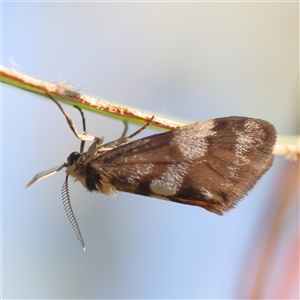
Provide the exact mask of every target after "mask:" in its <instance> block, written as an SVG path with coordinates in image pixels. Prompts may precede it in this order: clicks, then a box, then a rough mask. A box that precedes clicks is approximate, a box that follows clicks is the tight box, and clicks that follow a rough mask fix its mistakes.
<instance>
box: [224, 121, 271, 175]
mask: <svg viewBox="0 0 300 300" xmlns="http://www.w3.org/2000/svg"><path fill="white" fill-rule="evenodd" d="M233 131H234V133H235V134H236V135H237V142H236V146H235V154H236V159H235V160H234V162H233V165H231V166H229V167H228V168H229V169H230V172H229V173H230V176H231V177H232V178H237V179H238V178H239V176H238V172H239V171H240V167H242V166H245V165H249V164H251V160H250V159H249V158H248V157H247V156H246V154H247V153H248V152H249V151H255V149H256V148H257V147H259V146H260V145H261V144H262V143H263V142H264V139H265V136H266V133H265V132H264V129H263V127H262V126H261V125H260V124H258V123H257V122H255V121H254V120H251V119H250V120H247V121H246V122H245V126H244V130H241V131H238V130H233Z"/></svg>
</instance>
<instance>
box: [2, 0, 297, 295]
mask: <svg viewBox="0 0 300 300" xmlns="http://www.w3.org/2000/svg"><path fill="white" fill-rule="evenodd" d="M1 5H2V64H3V65H4V66H6V67H13V68H15V69H17V70H19V71H21V72H23V73H26V74H28V75H31V76H34V77H36V78H40V79H43V80H46V81H49V82H58V81H62V80H65V81H66V82H67V84H68V85H71V87H73V89H76V90H80V91H81V92H83V93H86V94H88V95H93V96H96V97H99V98H103V99H107V100H109V101H111V102H114V103H118V104H122V105H126V106H130V107H137V108H140V109H143V110H147V111H152V112H154V113H155V114H157V115H160V114H163V115H165V116H169V117H170V118H173V119H178V120H179V119H183V120H186V122H193V121H198V120H205V119H211V118H216V117H222V116H233V115H241V116H249V117H255V118H261V119H265V120H268V121H270V122H271V123H272V124H274V126H275V127H276V128H277V130H278V132H279V133H280V134H299V95H298V93H299V4H298V3H266V2H265V3H75V2H74V3H56V2H52V3H46V2H44V3H22V2H19V3H13V2H6V3H2V4H1ZM64 108H65V110H66V111H67V112H68V113H69V114H70V115H71V116H72V118H73V120H74V122H75V123H76V124H77V128H78V129H80V128H81V120H80V115H79V113H78V111H77V110H75V109H74V108H72V107H71V106H64ZM86 120H87V127H88V132H89V133H91V134H93V135H96V136H104V138H105V140H106V141H110V140H113V139H116V138H118V137H119V136H120V134H121V132H122V130H123V124H122V122H120V121H116V120H113V119H109V118H107V117H104V116H99V115H96V114H93V113H90V112H86ZM137 128H138V127H137V126H134V125H130V126H129V132H133V131H135V130H137ZM153 133H157V131H154V130H152V129H149V130H146V132H143V134H142V135H141V136H144V135H149V134H153ZM141 136H140V137H141ZM78 149H79V141H78V140H77V139H76V138H75V137H74V135H73V133H72V132H71V130H70V129H69V127H68V126H67V124H66V121H65V119H64V117H63V115H62V114H61V112H60V111H59V110H58V109H57V107H56V106H55V105H54V104H53V103H52V102H51V101H49V100H47V99H46V98H44V97H39V96H37V95H34V94H32V93H28V92H25V91H22V90H18V89H17V88H14V87H11V86H8V85H2V297H3V298H7V299H11V298H19V299H21V298H22V299H34V298H41V299H45V298H53V299H58V298H60V299H67V298H73V299H77V298H82V299H92V298H93V299H94V298H107V299H113V298H115V299H116V298H123V299H124V298H140V299H141V298H148V299H149V298H173V299H174V298H186V299H187V298H198V299H201V298H218V299H225V298H227V299H229V298H245V299H249V298H253V299H254V298H255V299H258V298H269V299H270V298H277V299H288V298H290V299H296V298H298V297H299V270H298V268H299V256H298V255H299V227H298V226H299V203H298V200H299V163H297V162H293V161H287V160H285V159H284V158H283V157H276V159H275V162H274V165H273V167H272V168H271V169H270V170H269V171H268V172H267V173H266V175H265V176H264V177H263V178H262V179H261V180H260V182H259V183H258V184H257V185H256V187H255V188H254V189H253V190H252V191H251V193H250V194H249V195H248V196H247V197H245V199H244V200H243V201H242V202H240V204H239V205H238V207H237V208H236V209H234V210H232V211H230V212H229V213H227V214H226V215H225V216H223V217H220V216H217V215H214V214H212V213H209V212H207V211H205V210H203V209H201V208H197V207H191V206H185V205H181V204H176V203H169V202H167V201H159V200H156V199H152V198H146V197H140V196H136V195H131V194H125V193H118V195H117V196H116V197H107V196H104V195H102V194H100V193H93V194H91V193H89V192H87V191H86V190H85V189H84V188H83V187H82V186H81V184H79V183H73V182H72V181H70V195H71V201H72V205H73V209H74V213H75V215H76V217H77V221H78V223H79V226H80V229H81V232H82V234H83V237H84V240H85V243H86V247H87V251H86V252H83V251H82V249H81V247H80V245H79V243H78V241H77V239H76V237H75V235H74V233H73V231H72V228H71V226H70V224H69V222H68V220H67V217H66V216H65V212H64V210H63V206H62V200H61V186H62V184H63V181H64V178H65V174H64V172H63V171H62V172H60V173H58V174H56V175H54V176H52V177H49V178H47V179H45V180H43V181H41V182H39V183H38V184H36V185H34V186H33V187H32V188H30V189H29V190H25V188H24V187H25V185H26V184H27V183H28V181H29V180H30V179H31V178H32V177H33V176H34V175H35V174H36V173H37V172H40V171H43V170H45V169H48V168H50V167H54V166H58V165H61V164H62V163H63V162H65V161H66V158H67V156H68V155H69V154H70V153H71V152H72V151H75V150H78ZM200 171H201V170H200Z"/></svg>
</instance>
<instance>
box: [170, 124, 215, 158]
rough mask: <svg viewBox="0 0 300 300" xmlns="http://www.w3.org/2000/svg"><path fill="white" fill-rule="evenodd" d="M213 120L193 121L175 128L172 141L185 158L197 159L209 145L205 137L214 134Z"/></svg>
mask: <svg viewBox="0 0 300 300" xmlns="http://www.w3.org/2000/svg"><path fill="white" fill-rule="evenodd" d="M214 126H215V123H214V121H213V120H208V121H203V122H197V123H193V124H190V125H187V126H183V127H180V128H178V129H176V134H175V136H174V143H176V145H177V147H178V149H179V150H180V151H181V153H182V156H183V157H184V158H185V159H187V160H198V159H199V158H201V157H202V156H203V155H204V154H205V153H206V152H207V148H208V146H209V144H208V141H207V137H208V136H211V135H215V134H216V132H215V131H213V130H212V129H213V127H214Z"/></svg>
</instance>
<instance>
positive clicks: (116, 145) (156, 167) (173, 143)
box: [27, 95, 276, 250]
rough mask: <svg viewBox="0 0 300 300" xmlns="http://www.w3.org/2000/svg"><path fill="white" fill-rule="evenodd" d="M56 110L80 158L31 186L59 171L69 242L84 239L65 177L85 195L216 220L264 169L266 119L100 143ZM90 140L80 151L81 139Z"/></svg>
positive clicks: (271, 134) (268, 150)
mask: <svg viewBox="0 0 300 300" xmlns="http://www.w3.org/2000/svg"><path fill="white" fill-rule="evenodd" d="M49 97H50V98H51V99H52V100H53V101H54V102H55V103H56V104H57V106H58V107H59V109H60V110H61V111H62V112H63V114H64V116H65V117H66V119H67V122H68V124H69V126H70V128H71V129H72V131H73V133H74V134H75V136H76V137H77V138H79V139H80V140H81V147H80V149H81V150H80V153H78V152H72V153H71V154H70V155H69V157H68V159H67V162H66V163H64V164H62V165H61V166H59V167H56V168H51V169H49V170H47V171H44V172H41V173H38V174H37V175H35V176H34V177H33V179H32V180H31V181H30V182H29V183H28V185H27V187H28V186H30V185H32V184H33V183H35V182H37V181H39V180H41V179H43V178H45V177H48V176H50V175H52V174H54V173H56V172H58V171H60V170H61V169H63V168H66V173H67V175H66V179H65V182H64V184H63V187H62V198H63V205H64V208H65V211H66V214H67V217H68V219H69V221H70V223H71V226H72V227H73V230H74V231H75V234H76V236H77V239H78V240H79V242H80V244H81V246H82V247H83V249H84V250H85V245H84V241H83V238H82V235H81V232H80V230H79V226H78V224H77V221H76V218H75V215H74V213H73V210H72V206H71V202H70V196H69V187H68V177H69V176H72V177H74V178H75V179H77V180H79V181H80V182H81V183H82V184H83V186H84V187H86V188H87V189H88V190H89V191H93V190H96V191H100V192H102V193H103V194H107V195H111V194H113V193H115V192H116V191H117V190H118V191H123V192H127V193H133V194H138V195H143V196H149V197H154V198H158V199H164V200H170V201H173V202H178V203H182V204H189V205H195V206H200V207H202V208H204V209H206V210H208V211H211V212H213V213H216V214H219V215H222V214H223V213H224V212H225V211H227V210H229V209H231V208H233V207H234V206H235V205H236V204H237V202H238V201H239V200H240V199H242V198H243V197H244V196H245V195H246V194H247V193H248V192H249V191H250V190H251V189H252V188H253V186H254V185H255V184H256V182H257V181H258V180H259V179H260V178H261V176H262V175H263V174H264V173H265V172H266V171H267V170H268V169H269V168H270V166H271V165H272V162H273V159H274V157H273V154H272V152H273V147H274V145H275V142H276V130H275V128H274V127H273V125H271V124H270V123H268V122H267V121H263V120H260V119H252V118H247V117H227V118H218V119H212V120H207V121H202V122H196V123H193V124H190V125H186V126H183V127H180V128H177V129H174V130H172V131H168V132H165V133H160V134H155V135H152V136H148V137H145V138H142V139H139V140H136V141H132V142H131V139H132V138H133V137H134V136H136V135H137V134H139V133H140V132H141V131H142V130H144V129H145V128H146V127H147V126H148V125H149V124H150V123H151V121H152V120H153V118H154V116H153V117H152V119H150V120H149V121H148V123H147V124H146V125H145V126H143V127H142V128H141V129H139V130H138V131H137V132H135V133H133V134H132V135H130V136H128V137H125V133H126V129H127V127H126V126H125V131H124V132H123V134H122V137H121V138H120V139H118V140H116V141H113V142H110V143H107V144H105V145H102V142H103V140H102V139H100V138H97V137H94V136H91V135H88V134H87V133H85V119H84V116H83V113H82V111H81V110H80V109H79V108H78V109H79V110H80V112H81V115H82V120H83V128H84V133H83V134H79V133H78V132H77V130H76V128H75V126H74V124H73V122H72V120H71V118H70V117H69V115H68V114H66V113H65V112H64V110H63V109H62V107H61V105H60V104H59V103H58V102H57V101H56V100H55V99H54V98H53V97H52V96H51V95H49ZM90 140H93V141H94V142H93V144H92V145H91V146H90V148H89V149H88V151H87V152H85V153H84V152H83V148H84V142H85V141H90Z"/></svg>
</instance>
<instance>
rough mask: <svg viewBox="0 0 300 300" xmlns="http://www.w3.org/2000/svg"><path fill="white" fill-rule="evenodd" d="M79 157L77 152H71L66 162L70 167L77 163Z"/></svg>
mask: <svg viewBox="0 0 300 300" xmlns="http://www.w3.org/2000/svg"><path fill="white" fill-rule="evenodd" d="M80 156H81V154H80V153H78V152H76V151H75V152H72V153H71V154H70V155H69V157H68V162H69V163H70V164H71V165H72V164H73V163H74V162H76V161H77V159H78V158H79V157H80Z"/></svg>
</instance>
